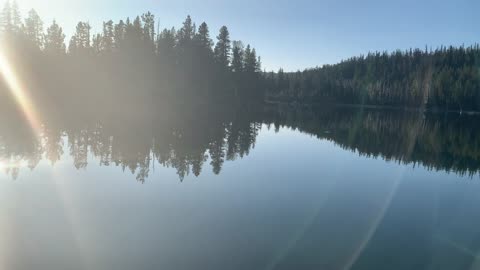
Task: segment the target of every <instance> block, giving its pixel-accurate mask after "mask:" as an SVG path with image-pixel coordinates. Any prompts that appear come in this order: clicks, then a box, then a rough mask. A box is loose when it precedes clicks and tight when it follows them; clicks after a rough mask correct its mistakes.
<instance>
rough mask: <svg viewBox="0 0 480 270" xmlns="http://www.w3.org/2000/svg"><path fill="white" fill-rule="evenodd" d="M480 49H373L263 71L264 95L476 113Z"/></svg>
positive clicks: (478, 108) (479, 104)
mask: <svg viewBox="0 0 480 270" xmlns="http://www.w3.org/2000/svg"><path fill="white" fill-rule="evenodd" d="M479 68H480V47H479V45H474V46H470V47H464V46H461V47H448V48H447V47H441V48H438V49H436V50H431V49H430V50H428V49H425V50H420V49H416V50H408V51H396V52H393V53H387V52H383V53H380V52H376V53H369V54H368V55H366V56H360V57H353V58H350V59H348V60H346V61H342V62H341V63H339V64H336V65H325V66H323V67H318V68H313V69H307V70H305V71H303V72H300V71H299V72H294V73H287V72H284V71H283V70H280V71H279V72H278V73H268V74H265V76H266V79H267V81H268V91H267V99H269V100H277V101H278V100H283V101H297V102H335V103H344V104H361V105H379V106H402V107H413V108H426V109H437V110H447V111H448V110H457V111H465V110H474V111H480V74H479Z"/></svg>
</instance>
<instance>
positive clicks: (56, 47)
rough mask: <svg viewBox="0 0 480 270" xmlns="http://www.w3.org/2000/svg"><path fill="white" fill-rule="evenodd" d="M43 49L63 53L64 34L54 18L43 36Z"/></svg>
mask: <svg viewBox="0 0 480 270" xmlns="http://www.w3.org/2000/svg"><path fill="white" fill-rule="evenodd" d="M45 51H47V52H49V53H54V54H64V53H65V34H64V33H63V29H62V28H61V27H60V26H59V25H58V24H57V23H56V21H55V20H54V21H53V23H52V25H51V26H50V27H48V29H47V34H46V36H45Z"/></svg>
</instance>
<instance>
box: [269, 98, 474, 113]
mask: <svg viewBox="0 0 480 270" xmlns="http://www.w3.org/2000/svg"><path fill="white" fill-rule="evenodd" d="M264 103H265V104H269V105H279V104H283V105H290V106H320V105H326V106H330V107H343V108H366V109H374V110H397V111H400V110H402V111H410V112H423V113H446V114H460V115H480V111H460V110H442V109H436V108H415V107H403V106H392V105H369V104H363V105H362V104H348V103H333V102H297V101H292V102H290V101H276V100H265V101H264Z"/></svg>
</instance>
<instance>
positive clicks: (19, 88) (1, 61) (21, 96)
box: [0, 42, 41, 134]
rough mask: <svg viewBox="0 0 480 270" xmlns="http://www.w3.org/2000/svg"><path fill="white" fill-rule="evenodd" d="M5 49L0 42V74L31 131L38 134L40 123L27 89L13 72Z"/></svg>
mask: <svg viewBox="0 0 480 270" xmlns="http://www.w3.org/2000/svg"><path fill="white" fill-rule="evenodd" d="M5 51H6V48H5V47H4V42H0V75H1V77H2V78H3V80H4V82H5V83H6V86H7V87H8V90H9V91H10V92H11V94H12V95H13V97H14V98H15V102H16V103H17V104H18V106H19V107H20V109H21V110H22V112H23V114H24V115H25V117H26V119H27V121H28V123H29V124H30V126H31V127H32V129H33V131H34V132H35V134H39V133H40V130H41V128H40V125H41V124H40V121H39V119H38V113H37V112H36V110H35V107H34V105H33V101H32V99H31V98H30V96H29V94H28V92H27V89H26V88H25V87H24V86H23V85H22V83H21V80H20V78H19V77H18V76H17V74H16V73H15V70H14V67H13V66H12V65H13V63H12V62H11V61H10V60H9V59H8V57H7V55H5Z"/></svg>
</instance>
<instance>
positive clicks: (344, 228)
mask: <svg viewBox="0 0 480 270" xmlns="http://www.w3.org/2000/svg"><path fill="white" fill-rule="evenodd" d="M219 115H222V116H221V117H220V116H219ZM124 116H125V115H124ZM124 116H118V115H108V114H106V116H105V117H98V118H96V120H91V119H92V118H89V117H81V116H78V117H76V118H72V117H70V116H66V117H65V118H62V117H59V118H58V119H55V120H50V119H49V121H46V122H45V124H44V125H43V126H42V132H41V135H40V138H39V137H37V136H35V135H32V132H31V130H30V129H29V127H28V125H20V124H18V121H16V120H14V119H12V117H4V118H3V119H2V122H0V167H1V171H2V172H1V173H0V231H1V233H2V239H1V240H0V268H1V269H14V270H17V269H18V270H23V269H115V270H119V269H125V270H127V269H129V270H130V269H242V270H244V269H262V270H263V269H327V270H328V269H379V270H384V269H401V270H406V269H432V270H433V269H435V270H437V269H448V270H452V269H462V270H463V269H480V257H479V255H480V181H479V180H480V177H479V175H478V171H479V169H480V127H479V125H478V123H479V122H478V121H479V120H480V119H479V118H477V117H473V116H465V115H462V116H460V115H443V114H442V115H423V114H419V113H413V112H403V111H368V110H346V109H342V110H317V109H312V108H303V109H293V108H288V107H267V108H262V109H260V110H255V111H250V110H244V111H241V110H240V111H236V112H233V113H232V112H230V113H221V114H220V113H219V112H215V111H210V112H205V113H198V112H196V113H194V114H191V113H185V114H183V115H182V114H179V113H171V114H169V113H165V112H164V113H161V114H160V113H159V114H154V115H152V114H148V115H147V114H145V115H134V114H128V117H124ZM118 119H122V120H118Z"/></svg>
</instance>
